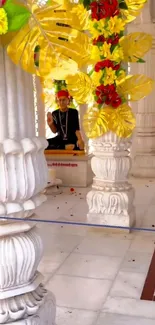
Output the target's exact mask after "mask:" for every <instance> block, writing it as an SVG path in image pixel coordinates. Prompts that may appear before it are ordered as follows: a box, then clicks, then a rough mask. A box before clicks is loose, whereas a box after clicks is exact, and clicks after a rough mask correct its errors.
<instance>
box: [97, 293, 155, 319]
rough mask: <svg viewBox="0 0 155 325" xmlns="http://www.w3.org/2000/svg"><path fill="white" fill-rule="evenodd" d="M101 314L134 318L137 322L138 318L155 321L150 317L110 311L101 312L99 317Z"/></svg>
mask: <svg viewBox="0 0 155 325" xmlns="http://www.w3.org/2000/svg"><path fill="white" fill-rule="evenodd" d="M125 299H128V298H127V297H126V298H125ZM131 299H133V298H131ZM134 300H136V299H134ZM102 314H111V315H112V314H114V315H117V316H128V317H134V318H137V320H138V318H142V319H145V320H153V321H154V320H155V318H152V317H145V316H137V315H131V314H121V313H118V312H117V313H116V312H114V313H113V312H111V311H108V310H107V311H101V312H100V315H102Z"/></svg>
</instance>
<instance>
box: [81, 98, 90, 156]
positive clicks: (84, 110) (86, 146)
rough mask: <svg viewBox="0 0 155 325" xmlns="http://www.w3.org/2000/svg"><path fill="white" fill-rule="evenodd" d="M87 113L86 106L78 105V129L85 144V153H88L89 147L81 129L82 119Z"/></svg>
mask: <svg viewBox="0 0 155 325" xmlns="http://www.w3.org/2000/svg"><path fill="white" fill-rule="evenodd" d="M86 111H87V105H86V104H84V105H79V114H80V128H81V134H82V138H83V141H84V144H85V152H86V153H88V152H89V145H88V138H87V137H86V134H85V132H84V129H83V117H84V115H85V114H86Z"/></svg>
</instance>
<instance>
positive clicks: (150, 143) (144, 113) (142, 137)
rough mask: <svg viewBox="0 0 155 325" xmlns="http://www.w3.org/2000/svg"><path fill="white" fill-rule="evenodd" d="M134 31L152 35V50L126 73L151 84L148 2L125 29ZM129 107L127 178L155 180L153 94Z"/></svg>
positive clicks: (153, 30) (154, 72)
mask: <svg viewBox="0 0 155 325" xmlns="http://www.w3.org/2000/svg"><path fill="white" fill-rule="evenodd" d="M153 1H154V0H153ZM152 14H153V12H152ZM136 31H137V32H138V31H139V32H145V33H149V34H152V36H153V47H152V50H151V51H150V52H149V53H148V54H147V55H146V56H145V58H144V59H145V63H134V64H131V65H130V73H131V74H145V75H147V76H148V77H151V78H152V79H154V80H155V69H154V64H155V25H154V24H153V23H152V22H151V17H150V2H148V3H147V5H146V6H145V7H144V9H143V11H142V13H141V15H140V16H139V17H138V18H137V19H136V21H135V22H134V23H131V24H130V25H129V26H128V32H129V33H131V32H136ZM131 107H132V109H133V111H134V113H135V115H136V130H135V134H134V139H133V145H132V150H131V156H132V170H131V174H132V175H133V176H135V177H144V178H145V177H155V92H154V91H153V92H152V94H151V95H150V96H148V97H146V98H145V99H143V100H140V101H139V102H135V103H131Z"/></svg>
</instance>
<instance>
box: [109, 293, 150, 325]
mask: <svg viewBox="0 0 155 325" xmlns="http://www.w3.org/2000/svg"><path fill="white" fill-rule="evenodd" d="M154 307H155V302H154V301H145V300H139V299H132V298H124V297H111V296H109V297H108V298H107V300H106V302H105V303H104V305H103V312H105V313H116V314H122V315H128V316H137V317H145V318H152V319H154V321H155V308H154ZM137 324H138V323H137ZM131 325H132V324H131Z"/></svg>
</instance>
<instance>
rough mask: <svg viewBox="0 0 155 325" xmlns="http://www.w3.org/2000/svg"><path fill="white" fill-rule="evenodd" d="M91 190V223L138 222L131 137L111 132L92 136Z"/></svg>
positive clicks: (126, 223)
mask: <svg viewBox="0 0 155 325" xmlns="http://www.w3.org/2000/svg"><path fill="white" fill-rule="evenodd" d="M91 146H92V148H93V154H94V157H93V158H92V162H91V164H92V170H93V172H94V174H95V177H94V179H93V185H92V190H91V191H90V192H89V193H88V194H87V203H88V207H89V213H88V221H89V222H90V223H97V224H104V225H111V226H122V227H131V226H133V224H134V223H135V208H134V205H133V200H134V189H133V188H132V185H131V184H129V183H128V180H127V178H128V173H129V170H130V164H131V160H130V157H129V148H130V146H131V140H129V139H120V138H118V137H117V136H116V135H115V134H113V133H112V132H109V133H107V134H106V135H105V136H103V137H100V138H98V139H96V140H93V141H92V143H91Z"/></svg>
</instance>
